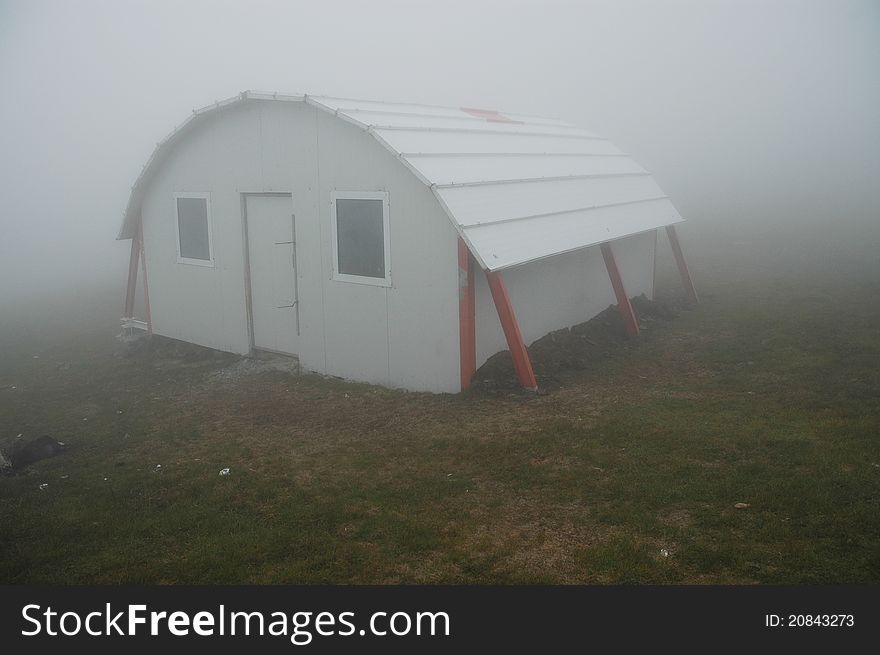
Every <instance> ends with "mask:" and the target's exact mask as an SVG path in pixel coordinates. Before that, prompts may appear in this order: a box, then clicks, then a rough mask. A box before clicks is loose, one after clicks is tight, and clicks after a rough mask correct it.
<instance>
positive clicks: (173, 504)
mask: <svg viewBox="0 0 880 655" xmlns="http://www.w3.org/2000/svg"><path fill="white" fill-rule="evenodd" d="M704 252H705V253H707V254H704V258H703V259H702V260H701V259H699V258H696V259H697V262H696V266H695V269H696V270H697V273H698V281H699V282H700V289H701V291H702V293H703V302H702V303H701V305H700V306H699V307H698V308H696V309H693V310H690V311H686V312H684V313H682V314H681V315H680V316H678V317H677V318H676V319H674V320H672V321H668V322H663V321H659V322H655V323H653V324H652V326H651V329H650V330H648V331H646V332H645V333H644V335H643V337H642V338H641V339H640V341H639V342H637V343H636V344H632V345H630V346H628V347H626V348H622V349H621V351H620V353H619V354H617V355H616V356H614V357H608V358H604V359H602V360H600V361H596V362H595V363H593V365H591V367H590V368H588V369H587V370H584V371H577V372H571V373H569V374H567V375H566V376H565V377H564V379H562V381H561V382H560V383H559V385H558V387H557V388H554V389H553V390H552V391H551V392H550V393H549V394H548V395H544V396H537V397H526V396H520V395H516V394H507V393H505V392H497V393H486V392H475V393H469V394H464V395H462V396H432V395H427V394H413V393H401V392H396V391H390V390H386V389H382V388H377V387H371V386H367V385H358V384H348V383H344V382H340V381H335V380H325V379H321V378H319V377H316V376H303V377H294V376H289V375H284V374H280V373H276V374H263V375H259V376H254V377H250V378H246V379H245V380H243V381H242V382H241V383H240V384H238V385H229V384H223V383H219V382H216V381H213V380H212V378H210V377H209V373H210V372H212V371H214V370H216V369H219V368H221V367H223V366H225V365H227V364H228V363H229V359H228V358H208V359H205V360H196V361H179V360H170V359H168V358H164V359H163V358H160V357H152V358H151V357H134V358H124V357H119V356H118V355H117V354H116V350H117V349H118V346H117V344H115V342H114V341H113V339H112V328H108V327H107V325H108V324H107V323H105V324H104V327H103V328H102V329H100V330H94V329H90V330H85V329H82V330H79V331H78V332H77V334H74V335H59V334H53V335H50V336H47V335H45V334H43V335H41V334H34V333H32V332H30V331H28V330H26V329H24V328H22V329H19V330H15V329H12V328H11V327H10V325H11V324H10V325H7V326H6V327H7V328H8V329H6V330H5V331H4V333H3V334H4V337H3V338H4V340H5V342H4V344H3V345H4V349H3V352H4V354H3V355H2V359H0V364H2V368H0V446H5V445H8V444H9V443H10V442H11V441H12V439H14V437H15V435H17V434H18V433H20V432H22V433H25V435H27V436H30V437H35V436H38V435H39V434H50V435H53V436H56V437H57V438H59V439H61V440H63V441H66V442H67V443H68V444H70V446H71V448H70V450H69V451H68V452H66V453H65V454H63V455H61V456H59V457H56V458H53V459H49V460H44V461H42V462H39V463H37V464H35V465H33V466H32V467H30V469H29V470H28V471H25V472H22V473H18V474H15V475H7V476H3V477H2V478H0V525H2V526H3V528H2V531H0V549H2V552H3V557H2V559H0V582H5V583H26V582H27V583H52V582H54V583H91V582H97V583H123V582H126V583H248V582H252V583H319V582H331V583H344V582H349V583H396V582H402V583H514V584H516V583H832V582H834V583H844V582H878V581H880V441H878V435H880V303H877V302H876V298H877V297H878V295H877V292H878V291H880V280H878V279H877V275H876V273H875V272H873V269H870V268H868V269H864V270H866V271H868V272H858V271H857V272H848V273H846V274H843V273H840V274H836V275H830V276H829V275H819V274H815V272H814V273H812V274H810V276H809V277H807V274H808V273H810V271H805V270H803V269H798V270H792V271H784V272H782V273H779V271H775V272H773V274H770V273H768V272H767V270H765V269H761V270H759V271H757V272H755V273H754V274H752V275H750V276H745V277H744V278H743V277H742V276H740V278H736V277H735V276H733V275H732V273H731V272H732V271H733V270H734V269H733V268H730V267H728V268H724V267H711V266H708V265H707V264H706V263H705V262H706V261H708V260H709V258H710V255H709V254H708V253H709V252H710V251H709V250H705V251H704ZM701 262H703V265H702V267H701V265H700V263H701ZM701 270H703V271H704V273H703V275H702V276H700V275H699V273H700V271H701ZM735 270H737V271H739V270H741V269H739V268H737V269H735ZM674 282H675V280H674V278H673V277H671V275H670V274H669V271H668V270H667V271H665V273H664V272H663V271H661V278H660V283H661V285H663V286H664V288H672V287H673V286H674ZM871 298H873V299H874V301H873V302H870V301H869V300H870V299H871ZM116 300H118V298H116V297H112V298H111V299H110V303H111V304H112V303H113V302H115V301H116ZM100 302H101V303H103V302H104V301H103V300H101V301H100ZM101 306H102V307H103V305H101ZM111 309H112V308H111ZM108 311H109V310H108ZM110 313H112V312H110ZM33 354H38V355H39V359H34V358H33ZM59 362H62V363H63V362H66V363H68V364H69V366H67V367H64V366H59ZM10 385H15V386H16V389H14V390H12V389H11V388H10ZM118 410H121V411H122V412H123V413H121V414H119V413H117V411H118ZM83 419H87V420H83ZM157 464H161V465H162V467H161V470H160V471H158V472H157V471H156V470H155V469H156V465H157ZM226 466H229V467H231V469H232V474H231V475H230V476H229V477H219V476H218V471H219V470H220V469H221V468H223V467H226ZM105 478H107V480H105ZM43 482H46V483H48V484H49V486H48V487H47V488H46V489H45V490H44V491H40V490H39V489H38V487H39V484H40V483H43ZM740 502H742V503H748V505H749V507H748V508H746V509H737V508H735V507H734V505H735V504H736V503H740Z"/></svg>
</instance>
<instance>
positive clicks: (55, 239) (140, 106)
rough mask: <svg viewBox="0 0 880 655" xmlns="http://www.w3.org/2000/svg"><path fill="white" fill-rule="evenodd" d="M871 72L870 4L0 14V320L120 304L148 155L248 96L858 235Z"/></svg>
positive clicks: (84, 8)
mask: <svg viewBox="0 0 880 655" xmlns="http://www.w3.org/2000/svg"><path fill="white" fill-rule="evenodd" d="M878 64H880V2H871V1H864V2H856V1H851V2H849V1H846V0H828V1H825V2H819V1H813V2H810V1H801V2H794V1H790V2H788V1H778V2H773V1H771V0H763V1H756V2H747V1H740V2H733V1H722V0H718V1H711V0H693V1H690V2H685V1H681V0H678V1H666V2H647V1H644V2H636V1H627V0H617V1H612V2H562V1H543V2H539V1H537V0H536V1H534V2H525V1H521V2H517V1H513V0H508V1H506V2H496V1H488V0H486V1H480V0H469V1H460V0H445V1H444V2H436V0H434V1H431V2H419V1H416V0H410V1H409V2H392V1H387V0H372V1H369V2H340V1H333V0H324V1H320V2H319V1H302V2H297V1H289V2H268V1H254V0H251V1H247V2H245V1H243V0H242V1H239V2H221V1H214V2H206V1H187V0H176V1H173V2H165V1H155V2H145V1H142V0H141V1H137V0H112V1H97V0H81V1H78V2H62V1H59V0H56V1H54V2H42V1H37V0H27V1H25V0H19V1H10V0H0V89H2V102H0V198H2V200H3V204H2V210H0V302H2V300H3V298H4V297H6V298H8V297H9V296H10V295H11V294H15V293H17V292H27V293H29V294H37V293H41V292H43V291H45V290H47V289H50V288H51V287H53V286H56V285H59V284H63V285H73V286H76V285H80V286H81V285H90V284H96V283H98V282H100V281H103V280H107V279H114V278H118V279H119V280H120V283H121V281H122V279H123V278H124V277H125V274H126V258H127V242H126V243H117V242H114V238H115V235H116V231H117V228H118V225H119V221H120V218H121V214H122V211H123V209H124V207H125V203H126V200H127V197H128V192H129V189H130V187H131V185H132V183H133V182H134V180H135V178H136V177H137V174H138V172H139V171H140V168H141V166H142V165H143V164H144V162H145V161H146V160H147V158H148V157H149V155H150V152H151V151H152V148H153V146H154V145H155V143H156V142H157V141H159V140H161V139H162V138H163V137H164V136H165V135H166V134H167V133H168V132H169V131H170V130H171V128H172V127H173V126H174V125H176V124H177V123H180V122H181V121H182V120H184V119H185V118H186V116H187V115H188V113H189V112H190V111H191V110H192V108H194V107H197V106H202V105H206V104H209V103H210V102H213V101H214V100H215V99H222V98H226V97H229V96H232V95H234V94H236V93H238V92H239V91H241V90H243V89H257V90H267V91H275V90H277V91H292V92H304V93H316V94H321V93H326V94H333V95H341V96H349V97H363V98H373V99H381V100H399V101H413V102H426V103H436V104H443V105H450V106H477V107H486V108H491V109H499V110H502V111H509V112H523V113H530V114H538V115H549V116H554V117H559V118H564V119H567V120H570V121H573V122H575V123H578V124H580V125H583V126H584V127H588V128H590V129H593V130H595V131H598V132H600V133H603V134H605V135H607V136H610V137H611V138H612V139H613V140H614V141H615V142H616V143H617V144H618V145H620V146H621V147H622V148H623V149H624V150H625V151H627V152H629V153H631V154H632V155H633V156H634V157H635V158H636V160H638V161H640V162H641V163H642V164H644V165H645V166H646V167H647V168H648V169H649V170H651V171H652V172H653V173H654V174H655V176H656V177H657V179H658V180H659V181H660V183H661V185H662V186H663V187H664V190H665V191H666V192H667V193H668V194H669V195H670V196H671V197H672V199H673V201H674V202H675V204H676V206H677V207H678V208H679V210H680V211H681V212H682V214H683V215H684V216H685V218H687V219H689V220H690V221H692V222H698V221H699V222H706V223H709V222H713V221H714V222H716V223H717V224H718V225H719V226H720V225H724V224H727V225H729V224H731V223H732V222H742V223H743V224H746V225H747V224H748V223H749V222H774V221H775V222H780V223H781V224H789V223H791V224H794V223H797V222H800V223H817V222H828V221H831V222H837V223H840V224H850V223H851V224H853V225H859V224H860V225H873V224H875V223H877V222H880V191H878V187H880V184H878V181H880V65H878ZM878 245H880V244H878ZM0 308H2V305H0Z"/></svg>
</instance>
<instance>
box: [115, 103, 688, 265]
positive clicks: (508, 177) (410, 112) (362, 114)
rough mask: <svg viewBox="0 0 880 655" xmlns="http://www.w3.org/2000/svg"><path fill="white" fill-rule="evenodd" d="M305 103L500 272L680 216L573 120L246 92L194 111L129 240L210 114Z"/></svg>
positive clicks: (629, 163) (132, 212)
mask: <svg viewBox="0 0 880 655" xmlns="http://www.w3.org/2000/svg"><path fill="white" fill-rule="evenodd" d="M275 100H284V101H298V102H303V101H304V102H307V103H309V104H311V105H313V106H315V107H318V108H320V109H322V110H324V111H327V112H329V113H331V114H333V115H335V116H337V117H339V118H340V119H342V120H344V121H347V122H349V123H352V124H354V125H356V126H358V127H360V128H361V129H364V130H366V131H368V132H369V133H370V134H372V135H373V136H374V137H375V138H376V139H377V140H378V141H379V142H380V143H382V144H383V145H384V146H385V147H386V148H388V149H389V150H390V151H391V152H392V153H393V154H394V155H395V156H397V157H398V158H399V159H400V161H402V162H403V163H404V165H406V166H407V167H408V168H409V169H410V170H411V171H412V172H413V173H414V174H415V175H416V177H418V178H419V179H420V180H421V181H422V182H423V183H425V184H426V185H428V186H429V187H430V188H431V189H432V191H433V193H434V195H435V197H436V198H437V199H438V201H439V202H440V204H441V205H442V206H443V208H444V210H445V211H446V213H447V214H448V215H449V217H450V219H451V220H452V222H453V224H454V225H455V227H456V229H457V230H458V231H459V233H460V234H461V235H462V237H463V238H464V239H465V240H466V241H467V242H468V244H469V245H470V247H471V250H472V252H473V253H474V256H475V257H476V258H477V259H478V261H479V263H480V264H481V265H482V266H483V267H484V268H487V269H489V270H499V269H502V268H508V267H511V266H517V265H519V264H524V263H527V262H531V261H535V260H538V259H542V258H544V257H549V256H551V255H554V254H558V253H562V252H568V251H571V250H577V249H579V248H585V247H587V246H591V245H594V244H597V243H601V242H604V241H610V240H612V239H618V238H621V237H624V236H628V235H631V234H638V233H641V232H646V231H649V230H653V229H655V228H657V227H662V226H664V225H670V224H673V223H677V222H679V221H681V220H682V218H681V216H680V215H679V213H678V212H677V211H676V209H675V207H673V205H672V203H671V202H670V201H669V199H668V198H666V197H665V196H664V194H663V192H662V191H661V190H660V188H659V187H658V186H657V184H656V183H655V182H654V180H653V179H652V178H651V176H650V174H649V173H648V172H647V171H645V169H644V168H642V167H641V166H640V165H639V164H638V163H636V162H635V161H633V160H632V159H631V158H630V157H629V156H628V155H626V154H625V153H623V152H621V151H620V150H619V149H618V148H616V147H615V146H614V144H612V143H611V142H610V141H608V140H607V139H604V138H602V137H600V136H597V135H596V134H594V133H592V132H589V131H588V130H584V129H581V128H579V127H576V126H574V125H570V124H567V123H565V122H563V121H559V120H555V119H548V118H535V117H530V116H522V115H518V114H504V113H499V112H495V111H492V110H482V109H469V108H461V109H455V108H449V107H432V106H426V105H417V104H404V103H384V102H377V101H369V100H352V99H348V98H335V97H327V96H299V95H284V96H281V95H278V94H266V93H253V92H244V93H242V94H240V95H239V96H236V97H235V98H232V99H230V100H227V101H223V102H221V103H216V104H215V105H211V106H209V107H206V108H204V109H202V110H198V111H197V112H195V113H194V116H192V117H191V118H190V120H189V121H187V123H185V124H184V125H182V126H181V127H180V128H178V129H177V130H175V131H174V132H172V134H171V135H170V136H169V137H168V138H166V139H165V141H163V142H162V143H161V144H160V145H159V146H158V147H157V149H156V152H154V154H153V156H152V157H151V159H150V161H149V162H148V165H147V166H146V167H145V168H144V172H143V173H142V175H141V177H140V178H139V179H138V182H137V183H136V184H135V186H134V188H133V189H132V196H131V199H130V201H129V206H128V209H127V210H126V218H125V222H124V224H123V227H122V229H121V230H120V238H128V237H130V236H131V233H132V229H133V226H134V224H135V217H136V216H137V214H138V213H139V211H140V207H139V203H140V194H141V190H142V187H143V185H144V184H145V181H146V180H147V179H148V177H149V174H150V169H152V168H154V167H155V165H156V164H158V163H159V162H160V161H161V159H162V158H163V154H164V151H165V150H166V149H167V148H168V147H170V145H171V144H172V143H173V142H174V141H175V140H176V138H177V136H178V135H179V134H181V133H182V132H184V131H186V130H187V129H188V128H189V127H191V124H192V123H193V122H194V120H193V119H198V118H199V117H201V116H202V115H203V114H205V113H208V112H210V111H212V110H215V109H216V110H219V109H222V108H224V107H227V106H229V105H232V104H236V103H241V102H254V101H257V102H260V101H275Z"/></svg>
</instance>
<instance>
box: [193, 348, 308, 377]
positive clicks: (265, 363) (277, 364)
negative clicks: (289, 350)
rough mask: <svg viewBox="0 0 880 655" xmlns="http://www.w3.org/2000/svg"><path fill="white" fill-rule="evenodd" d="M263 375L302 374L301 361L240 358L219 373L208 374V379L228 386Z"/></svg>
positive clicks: (282, 357)
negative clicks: (247, 378)
mask: <svg viewBox="0 0 880 655" xmlns="http://www.w3.org/2000/svg"><path fill="white" fill-rule="evenodd" d="M262 373H286V374H289V375H296V374H298V373H300V365H299V359H297V358H296V357H289V356H287V355H275V354H272V353H258V354H257V355H255V356H253V357H238V358H236V359H234V360H233V361H232V362H231V363H230V364H228V365H227V366H224V367H223V368H221V369H220V370H218V371H212V372H211V373H209V374H208V379H209V380H212V381H217V382H222V383H226V384H236V383H238V382H241V380H242V379H244V378H246V377H249V376H252V375H259V374H262Z"/></svg>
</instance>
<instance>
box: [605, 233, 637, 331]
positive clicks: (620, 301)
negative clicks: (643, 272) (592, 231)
mask: <svg viewBox="0 0 880 655" xmlns="http://www.w3.org/2000/svg"><path fill="white" fill-rule="evenodd" d="M601 247H602V257H603V259H604V260H605V268H607V269H608V277H610V278H611V286H612V287H614V295H615V296H616V297H617V308H618V309H619V310H620V315H621V316H622V317H623V324H624V326H625V327H626V333H627V334H628V335H629V336H631V337H637V336H639V320H638V319H637V318H636V313H635V311H634V310H633V307H632V303H630V301H629V296H627V295H626V289H624V287H623V278H621V277H620V270H619V269H618V268H617V261H616V260H615V259H614V251H612V250H611V244H610V243H603V244H602V246H601Z"/></svg>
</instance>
